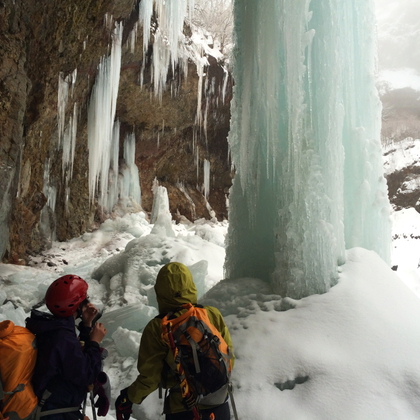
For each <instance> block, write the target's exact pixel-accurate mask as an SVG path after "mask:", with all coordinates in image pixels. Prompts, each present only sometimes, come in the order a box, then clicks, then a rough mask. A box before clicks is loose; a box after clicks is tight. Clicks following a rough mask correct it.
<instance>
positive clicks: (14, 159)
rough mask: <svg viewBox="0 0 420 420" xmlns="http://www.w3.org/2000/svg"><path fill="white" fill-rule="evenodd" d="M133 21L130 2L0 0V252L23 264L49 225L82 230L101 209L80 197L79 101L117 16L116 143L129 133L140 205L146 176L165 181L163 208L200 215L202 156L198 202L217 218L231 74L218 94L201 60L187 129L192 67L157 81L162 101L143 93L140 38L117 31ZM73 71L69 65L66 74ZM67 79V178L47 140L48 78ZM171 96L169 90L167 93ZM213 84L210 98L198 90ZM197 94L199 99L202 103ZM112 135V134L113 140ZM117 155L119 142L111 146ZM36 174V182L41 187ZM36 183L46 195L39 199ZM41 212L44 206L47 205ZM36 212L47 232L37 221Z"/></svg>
mask: <svg viewBox="0 0 420 420" xmlns="http://www.w3.org/2000/svg"><path fill="white" fill-rule="evenodd" d="M137 18H138V4H137V1H136V0H120V1H118V2H115V1H111V0H95V1H94V0H66V1H63V0H55V1H54V2H52V1H50V0H25V1H24V0H5V1H0V41H1V42H0V171H1V176H0V200H1V202H0V257H1V258H2V260H3V261H5V262H11V263H21V264H24V263H25V261H26V259H27V257H28V255H30V254H32V253H37V252H39V251H41V250H42V249H45V247H48V243H49V241H50V240H51V237H52V236H53V233H52V232H53V231H55V234H56V238H57V240H60V241H64V240H67V239H69V238H72V237H75V236H78V235H80V234H81V233H83V232H84V231H86V230H89V229H92V228H94V226H95V224H96V223H97V222H99V221H101V220H102V219H103V218H104V217H110V216H112V215H106V214H103V212H102V211H101V209H100V208H99V207H98V205H97V202H96V201H94V202H93V203H92V202H91V201H90V200H89V186H88V173H89V161H88V156H89V150H88V142H87V138H88V135H87V108H88V103H89V98H90V94H91V90H92V86H93V84H94V82H95V79H96V75H97V69H98V64H99V62H100V60H101V58H102V57H104V56H106V55H107V54H109V51H110V45H111V36H112V28H113V26H114V23H115V22H116V21H118V22H122V23H123V28H124V32H123V47H122V51H123V52H122V63H121V74H120V86H119V96H118V101H117V109H116V116H117V118H118V119H119V121H120V123H121V139H123V138H124V137H125V134H126V133H134V134H135V136H136V156H135V163H136V165H137V167H138V170H139V176H140V182H141V189H142V203H141V204H142V207H143V209H144V210H145V211H148V212H150V211H151V206H152V201H153V197H152V192H151V188H152V183H153V180H154V179H155V178H156V179H157V180H158V182H159V183H160V185H163V186H165V187H166V188H167V189H168V194H169V201H170V207H171V212H172V213H173V214H174V215H177V214H182V215H185V216H186V217H187V218H189V219H190V220H194V219H196V218H200V217H209V216H210V214H209V210H208V208H209V206H208V204H207V203H206V200H205V198H204V195H203V191H202V186H203V183H204V180H203V176H204V174H203V162H204V159H206V160H208V161H209V162H210V167H211V169H210V188H211V189H210V194H209V199H208V202H209V204H210V206H211V208H212V209H213V210H214V212H215V214H216V217H217V218H218V219H223V218H226V217H227V211H226V194H227V192H228V189H229V187H230V185H231V168H230V162H229V157H228V147H227V142H226V137H227V134H228V130H229V120H230V113H229V108H230V98H231V92H232V81H231V79H229V80H228V83H227V88H226V95H225V97H224V101H222V99H221V95H220V94H217V92H220V90H221V86H222V82H223V80H222V79H223V75H224V71H223V69H222V68H221V67H220V65H219V64H218V63H217V62H216V61H215V60H214V59H213V60H209V66H208V67H207V69H206V80H207V81H208V83H204V84H203V96H202V97H203V100H202V102H203V103H202V104H201V106H202V108H203V109H207V113H206V115H207V116H208V117H207V129H206V130H204V128H203V127H201V128H200V127H197V126H196V124H195V116H196V112H197V92H198V77H197V71H196V68H195V66H194V64H193V63H190V64H189V67H190V68H189V74H188V77H187V78H185V77H182V75H180V74H178V73H179V72H178V70H177V69H175V71H174V72H173V73H172V74H170V76H169V77H168V89H167V90H166V91H165V92H164V93H163V96H162V100H161V101H160V100H158V99H155V95H154V93H153V86H152V84H151V83H150V74H151V70H150V60H147V57H146V63H147V64H146V68H145V69H144V73H143V74H144V79H143V85H140V83H139V80H140V71H141V63H142V62H143V52H142V39H141V36H138V37H137V39H136V43H135V48H134V50H133V49H132V48H131V47H130V45H129V44H130V43H129V42H128V41H129V36H130V34H131V31H132V30H133V28H134V25H135V24H136V21H137ZM75 71H77V76H76V73H75ZM72 75H74V76H73V83H72V88H71V95H69V99H68V102H67V106H66V108H65V115H66V118H68V117H69V116H70V115H71V114H72V113H73V112H74V109H75V108H74V104H76V105H77V108H76V109H77V111H76V114H75V115H76V119H77V138H76V146H75V152H74V153H75V159H74V167H73V175H72V177H71V178H69V179H68V180H67V181H66V173H65V172H66V171H63V168H62V153H63V150H62V147H60V145H59V134H58V133H59V127H58V125H59V118H58V89H59V77H62V78H63V79H64V78H68V77H72ZM174 89H175V90H177V92H178V94H176V95H174V94H173V91H174ZM210 89H213V91H216V94H215V95H212V96H211V97H210V96H209V95H206V90H210ZM208 98H211V99H210V100H208ZM121 143H122V141H121ZM120 149H121V150H120V157H121V156H122V145H121V147H120ZM46 180H48V185H47V183H46ZM46 188H54V189H55V190H56V192H57V194H56V203H55V206H54V205H52V203H48V204H47V196H48V194H47V191H46ZM51 209H54V210H53V211H52V210H51ZM41 218H44V219H48V221H49V223H44V225H48V226H49V227H50V229H51V231H48V230H46V229H45V228H44V229H41V228H40V226H41V225H42V224H41Z"/></svg>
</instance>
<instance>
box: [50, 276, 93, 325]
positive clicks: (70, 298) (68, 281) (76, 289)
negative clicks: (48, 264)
mask: <svg viewBox="0 0 420 420" xmlns="http://www.w3.org/2000/svg"><path fill="white" fill-rule="evenodd" d="M87 290H88V285H87V283H86V282H85V281H84V280H83V279H82V278H81V277H79V276H75V275H73V274H68V275H66V276H63V277H60V278H58V279H57V280H54V281H53V282H52V283H51V285H50V287H49V288H48V290H47V293H46V294H45V303H46V305H47V307H48V309H49V310H50V311H51V313H52V314H54V315H55V316H59V317H62V318H64V317H67V316H71V315H73V314H74V313H75V312H76V311H77V308H78V307H79V305H80V304H81V303H82V302H83V301H84V300H85V299H87Z"/></svg>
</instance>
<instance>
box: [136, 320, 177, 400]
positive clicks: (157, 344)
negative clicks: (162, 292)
mask: <svg viewBox="0 0 420 420" xmlns="http://www.w3.org/2000/svg"><path fill="white" fill-rule="evenodd" d="M168 351H169V348H168V347H167V345H166V344H165V343H164V341H163V340H162V339H161V320H160V319H159V318H154V319H152V320H151V321H150V322H149V323H148V324H147V325H146V327H145V329H144V331H143V335H142V337H141V341H140V349H139V356H138V362H137V369H138V371H139V375H138V377H137V379H136V380H135V381H134V382H133V383H132V384H131V385H130V386H129V388H128V398H129V399H130V401H131V402H133V403H136V404H140V403H141V402H142V401H143V400H144V399H145V398H146V397H147V396H148V395H149V394H150V393H152V392H153V391H154V390H155V389H157V387H158V385H159V382H160V381H161V373H162V370H163V367H164V363H165V358H166V356H167V354H168Z"/></svg>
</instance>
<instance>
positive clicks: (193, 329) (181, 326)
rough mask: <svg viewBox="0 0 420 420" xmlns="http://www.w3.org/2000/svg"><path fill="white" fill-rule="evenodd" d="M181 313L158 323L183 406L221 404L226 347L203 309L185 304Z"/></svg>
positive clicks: (225, 380) (227, 369)
mask: <svg viewBox="0 0 420 420" xmlns="http://www.w3.org/2000/svg"><path fill="white" fill-rule="evenodd" d="M182 309H186V311H185V312H184V313H181V315H179V316H178V317H175V316H174V313H173V312H171V313H169V314H167V315H166V316H165V317H164V318H163V319H162V339H163V340H164V341H165V342H166V343H167V344H168V346H169V347H170V348H171V350H172V354H173V356H174V366H173V367H172V368H173V370H174V372H175V373H176V374H177V376H178V379H179V382H180V384H181V392H182V396H183V400H184V405H185V406H186V408H188V409H190V408H192V407H194V408H195V407H196V406H197V405H200V406H217V405H220V404H223V403H224V402H225V401H226V398H227V395H228V391H229V389H228V388H229V386H230V374H231V371H232V360H231V355H230V350H229V346H228V344H227V343H226V341H225V340H224V339H223V337H222V336H221V334H220V332H219V331H218V330H217V328H216V327H215V326H214V325H213V324H212V323H211V322H210V319H209V317H208V314H207V311H206V309H205V308H203V307H202V306H200V305H197V306H193V305H192V304H191V303H187V304H185V305H182V307H180V309H179V310H182ZM175 312H178V311H175ZM197 418H198V416H197Z"/></svg>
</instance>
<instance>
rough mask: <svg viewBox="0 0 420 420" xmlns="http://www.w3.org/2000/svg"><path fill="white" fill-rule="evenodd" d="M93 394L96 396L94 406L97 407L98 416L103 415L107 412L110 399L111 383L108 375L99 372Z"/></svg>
mask: <svg viewBox="0 0 420 420" xmlns="http://www.w3.org/2000/svg"><path fill="white" fill-rule="evenodd" d="M93 393H94V395H95V396H98V399H97V400H96V403H95V407H96V408H97V409H98V416H101V417H105V416H106V415H107V414H108V409H109V402H110V400H111V385H110V383H109V379H108V375H107V374H106V373H105V372H100V373H99V375H98V377H97V379H96V383H95V387H94V389H93Z"/></svg>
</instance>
